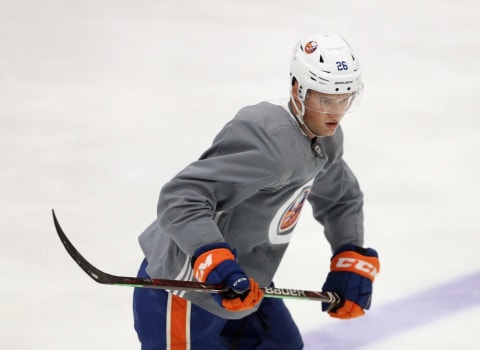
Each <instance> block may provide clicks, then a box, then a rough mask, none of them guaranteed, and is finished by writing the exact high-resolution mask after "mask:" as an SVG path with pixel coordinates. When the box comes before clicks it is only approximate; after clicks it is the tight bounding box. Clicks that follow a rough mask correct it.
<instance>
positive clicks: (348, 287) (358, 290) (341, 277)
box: [322, 244, 380, 319]
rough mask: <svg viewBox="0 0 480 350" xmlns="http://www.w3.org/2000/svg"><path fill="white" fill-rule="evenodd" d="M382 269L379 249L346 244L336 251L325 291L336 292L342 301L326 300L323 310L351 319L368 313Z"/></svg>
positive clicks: (324, 286) (331, 314)
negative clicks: (375, 281) (336, 303)
mask: <svg viewBox="0 0 480 350" xmlns="http://www.w3.org/2000/svg"><path fill="white" fill-rule="evenodd" d="M379 272H380V262H379V260H378V254H377V252H376V250H374V249H372V248H362V247H358V246H356V245H353V244H345V245H343V246H342V247H340V248H339V249H338V250H337V251H336V252H335V253H334V255H333V257H332V259H331V263H330V272H329V273H328V276H327V280H326V281H325V284H324V285H323V291H329V292H336V293H338V294H339V295H340V297H341V298H342V303H341V304H340V305H336V306H335V305H333V306H332V305H330V304H329V303H322V309H323V311H328V313H329V315H330V316H332V317H335V318H341V319H349V318H354V317H359V316H362V315H364V314H365V310H368V309H369V308H370V305H371V302H372V292H373V288H372V285H373V282H374V280H375V277H376V276H377V275H378V273H379Z"/></svg>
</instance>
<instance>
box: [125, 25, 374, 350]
mask: <svg viewBox="0 0 480 350" xmlns="http://www.w3.org/2000/svg"><path fill="white" fill-rule="evenodd" d="M290 82H291V93H290V98H289V99H288V100H286V101H285V102H283V103H272V102H261V103H259V104H257V105H254V106H248V107H245V108H243V109H241V110H240V111H239V112H238V114H237V115H236V116H235V117H234V118H233V119H232V120H231V121H230V122H228V123H227V124H226V125H225V126H224V128H223V129H222V130H221V131H220V132H219V133H218V135H217V136H216V137H215V139H214V140H213V143H212V145H211V146H210V147H209V148H208V149H207V150H206V151H205V152H204V153H203V155H202V156H201V157H200V159H199V160H197V161H195V162H193V163H191V164H190V165H188V166H187V167H186V168H185V169H183V170H182V171H180V172H179V173H178V174H177V175H176V176H175V177H174V178H173V179H172V180H171V181H169V182H168V183H167V184H165V185H164V187H163V188H162V190H161V193H160V198H159V201H158V207H157V213H158V217H157V219H156V220H155V221H154V222H153V223H152V224H151V225H150V226H149V227H148V228H147V229H146V230H145V231H144V232H143V233H142V234H141V236H140V238H139V241H140V245H141V248H142V250H143V252H144V254H145V260H144V261H143V263H142V265H141V267H140V271H139V274H138V276H139V277H148V278H164V279H179V280H198V281H202V282H208V283H212V284H223V285H225V286H227V287H228V292H225V293H223V294H215V295H211V294H209V293H199V292H180V293H179V292H174V291H163V290H158V289H146V288H145V289H135V292H134V319H135V329H136V331H137V333H138V337H139V339H140V342H141V344H142V349H144V350H147V349H148V350H153V349H176V350H180V349H248V350H252V349H277V350H279V349H288V350H294V349H302V348H303V342H302V337H301V335H300V332H299V330H298V328H297V326H296V325H295V323H294V321H293V320H292V317H291V315H290V313H289V311H288V310H287V308H286V306H285V304H284V303H283V301H282V300H281V299H272V298H265V299H264V298H263V294H262V291H261V290H260V289H259V286H270V285H272V279H273V277H274V275H275V272H276V271H277V268H278V266H279V264H280V262H281V260H282V256H283V254H284V252H285V250H286V249H287V246H288V243H289V240H290V237H291V236H292V232H293V229H294V228H295V225H296V223H297V222H298V219H299V215H300V211H301V210H302V207H303V205H304V203H305V201H306V200H308V201H309V202H310V204H311V206H312V208H313V215H314V217H315V219H316V220H318V222H319V223H320V224H321V225H323V228H324V234H325V236H326V239H327V241H328V243H329V245H330V247H331V249H332V252H333V255H332V258H331V265H330V269H331V271H330V272H329V273H328V275H327V278H326V282H325V283H324V285H323V290H324V291H333V292H337V293H338V294H339V295H340V296H341V297H342V299H343V302H342V303H341V305H339V306H337V307H335V308H333V309H329V306H330V305H328V304H326V303H325V304H323V305H322V309H323V311H328V313H329V314H330V315H331V316H332V317H336V318H341V319H348V318H353V317H357V316H361V315H363V314H364V312H365V311H364V310H367V309H369V307H370V302H371V296H372V283H373V281H374V278H375V275H376V274H377V273H378V271H379V269H380V266H379V262H378V256H377V253H376V251H375V250H374V249H371V248H363V236H364V232H363V211H362V210H363V209H362V206H363V196H362V192H361V190H360V188H359V185H358V182H357V180H356V178H355V176H354V174H353V173H352V171H351V170H350V169H349V167H348V166H347V164H346V163H345V162H344V160H342V153H343V134H342V130H341V128H340V122H341V121H342V119H343V117H344V116H345V114H346V113H347V112H351V111H353V110H354V109H355V108H356V106H357V104H358V101H359V99H360V97H361V94H362V90H363V84H362V82H361V77H360V65H359V61H358V59H357V57H356V56H355V54H354V53H353V52H352V50H351V48H350V46H349V45H348V44H347V42H346V41H345V40H344V39H343V38H342V37H340V36H339V35H336V34H332V33H321V34H314V35H308V36H305V37H304V38H302V39H301V40H300V41H299V43H298V44H297V45H296V47H295V49H294V53H293V57H292V59H291V66H290ZM318 278H320V276H318Z"/></svg>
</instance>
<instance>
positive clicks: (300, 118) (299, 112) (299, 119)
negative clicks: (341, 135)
mask: <svg viewBox="0 0 480 350" xmlns="http://www.w3.org/2000/svg"><path fill="white" fill-rule="evenodd" d="M290 104H291V105H292V109H293V110H294V112H295V113H294V115H295V119H296V120H297V122H298V124H299V126H303V127H304V128H305V129H306V130H307V131H308V132H309V133H310V134H312V135H313V137H320V135H316V134H315V133H314V132H313V131H312V130H311V129H310V128H309V127H308V125H307V123H305V120H304V119H303V116H304V114H305V104H304V103H303V101H302V100H300V105H301V107H302V109H301V110H299V109H298V106H297V104H296V103H295V99H294V98H293V94H292V93H290ZM307 136H308V135H307Z"/></svg>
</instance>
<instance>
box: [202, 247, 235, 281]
mask: <svg viewBox="0 0 480 350" xmlns="http://www.w3.org/2000/svg"><path fill="white" fill-rule="evenodd" d="M225 260H235V256H234V255H233V253H232V252H231V251H230V249H227V248H217V249H212V250H209V251H206V252H205V253H203V254H200V255H199V256H198V258H197V259H196V260H195V264H194V266H193V273H194V276H195V278H196V279H197V280H198V281H200V282H206V280H207V277H208V275H209V274H210V272H212V270H214V269H215V268H216V267H217V266H218V265H219V264H220V263H222V262H223V261H225Z"/></svg>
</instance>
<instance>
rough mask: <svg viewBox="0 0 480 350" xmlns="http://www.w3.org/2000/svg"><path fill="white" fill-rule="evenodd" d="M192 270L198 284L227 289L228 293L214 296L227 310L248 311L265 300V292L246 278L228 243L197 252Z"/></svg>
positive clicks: (207, 246)
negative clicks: (217, 285)
mask: <svg viewBox="0 0 480 350" xmlns="http://www.w3.org/2000/svg"><path fill="white" fill-rule="evenodd" d="M192 267H193V273H194V276H195V278H196V279H197V280H198V281H200V282H207V283H211V284H221V285H225V286H226V287H228V290H227V291H226V292H223V293H217V294H214V299H215V300H216V301H217V303H218V304H220V306H222V307H224V308H225V309H227V310H230V311H242V310H248V309H251V308H253V307H255V306H256V305H257V304H258V303H259V302H260V301H261V300H262V297H263V292H262V291H261V290H260V289H259V287H258V283H257V282H255V281H254V280H253V279H248V278H247V275H246V274H245V272H244V271H243V270H242V268H241V267H240V265H238V263H237V260H236V257H235V253H234V251H233V250H232V249H231V248H230V246H229V245H228V244H227V243H213V244H207V245H204V246H202V247H200V248H198V249H197V250H196V251H195V253H194V255H193V258H192Z"/></svg>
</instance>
